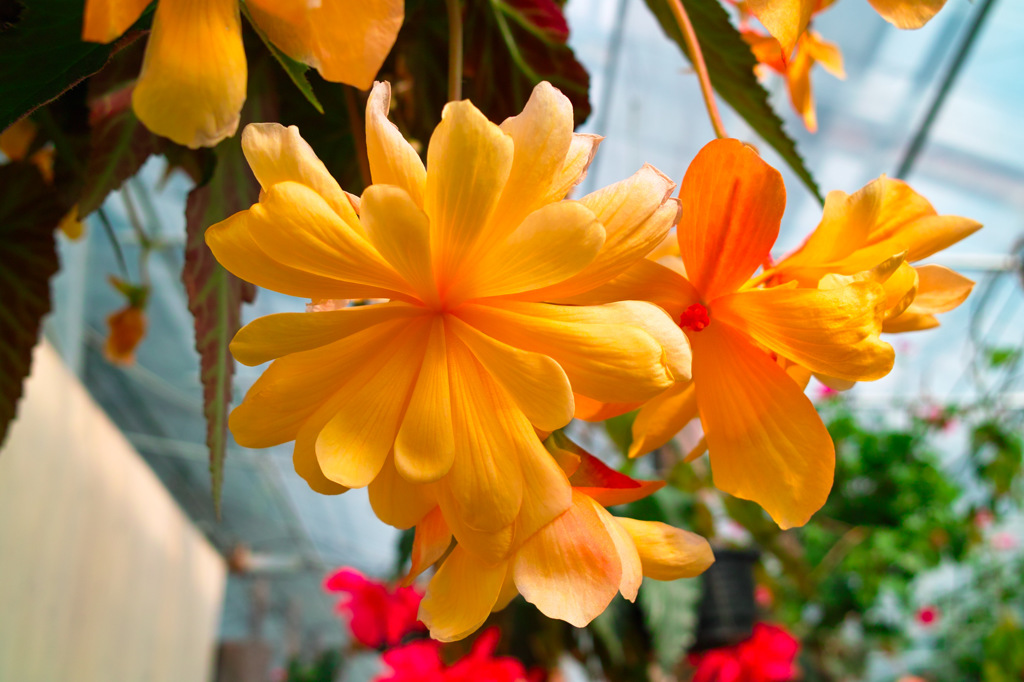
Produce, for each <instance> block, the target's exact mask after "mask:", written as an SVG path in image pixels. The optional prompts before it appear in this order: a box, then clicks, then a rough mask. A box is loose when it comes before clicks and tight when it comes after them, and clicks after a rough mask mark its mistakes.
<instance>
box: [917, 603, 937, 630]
mask: <svg viewBox="0 0 1024 682" xmlns="http://www.w3.org/2000/svg"><path fill="white" fill-rule="evenodd" d="M938 619H939V610H938V609H937V608H936V607H934V606H922V607H921V608H919V609H918V610H917V622H918V623H920V624H921V625H923V626H925V627H929V626H931V625H934V624H935V621H937V620H938Z"/></svg>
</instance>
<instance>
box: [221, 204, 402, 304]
mask: <svg viewBox="0 0 1024 682" xmlns="http://www.w3.org/2000/svg"><path fill="white" fill-rule="evenodd" d="M252 222H253V217H252V214H251V212H250V211H239V212H238V213H236V214H234V215H233V216H231V217H230V218H228V219H226V220H222V221H221V222H219V223H217V224H215V225H212V226H210V227H209V228H208V229H207V230H206V244H207V246H209V247H210V250H211V251H213V255H214V256H215V257H216V258H217V261H218V262H219V263H220V264H221V265H223V266H224V267H225V268H226V269H227V270H228V271H229V272H231V273H232V274H233V275H235V276H236V277H239V278H241V279H244V280H245V281H247V282H252V283H253V284H255V285H256V286H260V287H263V288H264V289H270V290H271V291H278V292H280V293H282V294H288V295H289V296H298V297H299V298H308V299H314V300H317V299H319V300H331V299H346V298H392V297H393V296H394V293H393V292H392V291H391V290H389V289H381V288H379V287H369V286H366V285H365V284H353V283H351V282H343V281H341V280H339V279H335V278H333V277H327V276H324V275H316V274H313V273H309V272H306V271H304V270H299V269H298V268H293V267H289V266H287V265H284V264H283V263H281V262H280V261H278V260H277V259H276V258H271V257H270V255H268V254H267V252H265V251H264V250H263V249H261V248H260V247H259V245H258V244H257V243H256V240H255V239H253V236H252V232H251V230H250V227H251V225H252ZM339 276H340V274H339Z"/></svg>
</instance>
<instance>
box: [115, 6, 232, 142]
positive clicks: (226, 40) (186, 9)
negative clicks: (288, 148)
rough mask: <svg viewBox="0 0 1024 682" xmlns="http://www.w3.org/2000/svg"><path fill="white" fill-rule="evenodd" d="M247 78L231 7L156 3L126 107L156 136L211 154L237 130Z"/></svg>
mask: <svg viewBox="0 0 1024 682" xmlns="http://www.w3.org/2000/svg"><path fill="white" fill-rule="evenodd" d="M246 73H247V72H246V63H245V50H244V49H243V48H242V24H241V19H240V16H239V12H238V2H237V0H206V1H205V2H194V1H193V0H160V2H158V3H157V6H156V15H155V16H154V17H153V30H152V31H150V34H149V41H148V42H147V43H146V55H145V58H144V59H143V62H142V72H141V73H140V74H139V80H138V83H136V85H135V89H134V90H133V91H132V107H133V108H134V109H135V115H136V116H138V118H139V120H140V121H142V123H143V124H144V125H145V126H146V127H147V128H149V129H150V130H152V131H153V132H154V133H156V134H157V135H163V136H164V137H167V138H170V139H171V140H173V141H174V142H177V143H178V144H180V145H184V146H186V147H191V148H193V149H195V148H197V147H212V146H213V145H215V144H217V143H218V142H220V141H221V140H223V139H224V138H225V137H230V136H232V135H234V134H235V130H236V129H237V128H238V121H239V115H240V112H241V111H242V103H243V102H245V84H246Z"/></svg>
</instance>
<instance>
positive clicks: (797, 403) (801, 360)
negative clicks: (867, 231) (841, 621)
mask: <svg viewBox="0 0 1024 682" xmlns="http://www.w3.org/2000/svg"><path fill="white" fill-rule="evenodd" d="M680 198H681V200H682V209H683V213H682V216H683V217H682V220H681V222H680V223H679V227H678V230H677V238H678V245H679V253H680V255H681V260H680V261H679V263H678V268H679V271H677V270H675V269H673V268H671V267H666V266H665V265H660V264H658V263H655V262H652V261H642V262H641V263H639V264H638V265H637V266H635V267H634V268H632V269H631V270H630V271H629V272H627V273H626V274H624V275H623V276H621V277H619V278H617V280H616V281H615V282H613V283H612V284H610V285H608V286H606V287H603V288H602V289H597V290H595V291H593V292H591V293H589V294H587V295H585V296H581V297H577V299H576V300H577V301H578V302H587V301H588V300H589V301H591V302H593V301H596V300H601V299H603V298H605V297H614V298H634V299H638V300H649V301H653V302H655V303H657V304H658V305H660V306H661V307H663V308H664V309H665V310H667V311H668V312H669V314H670V315H671V316H672V317H673V319H676V320H678V321H679V324H680V325H681V326H682V327H683V329H684V330H685V332H686V335H687V338H688V339H689V341H690V344H691V346H692V348H693V358H694V360H693V381H692V382H691V383H683V382H679V383H677V384H676V385H675V386H673V387H672V388H670V389H669V390H668V391H666V392H664V393H662V394H661V395H659V396H658V397H656V398H654V399H653V400H651V401H649V402H648V403H647V404H645V405H644V406H643V408H641V410H640V413H639V415H638V416H637V419H636V421H635V422H634V425H633V437H634V440H633V445H632V447H631V450H630V455H631V456H637V455H640V454H643V453H645V452H649V451H650V450H653V449H654V448H657V447H660V446H661V445H664V444H665V443H667V442H668V441H669V440H671V439H672V437H673V436H675V434H676V433H678V431H679V430H680V429H681V428H682V427H683V426H685V425H686V423H687V422H689V420H690V419H692V418H693V416H695V414H697V413H699V415H700V419H701V423H702V425H703V427H704V431H705V434H706V439H707V445H708V451H709V454H710V457H711V469H712V475H713V476H714V481H715V485H716V486H717V487H718V488H720V489H722V490H724V491H726V492H728V493H731V494H733V495H736V496H737V497H742V498H744V499H749V500H753V501H755V502H757V503H758V504H760V505H761V506H762V507H764V508H765V509H766V510H767V511H768V513H769V514H771V516H772V518H773V519H775V521H776V522H777V523H778V524H779V525H780V526H782V527H784V528H788V527H791V526H798V525H802V524H803V523H806V521H807V520H808V519H809V518H810V516H811V515H812V514H813V513H814V512H815V511H816V510H817V509H819V508H820V507H821V505H822V504H824V502H825V499H826V498H827V496H828V492H829V490H830V488H831V486H832V473H833V468H834V465H835V456H834V448H833V445H832V440H831V438H830V437H829V434H828V431H826V430H825V426H824V425H823V424H822V422H821V419H820V417H818V414H817V412H816V411H815V409H814V406H813V405H812V404H811V402H810V400H809V399H808V398H807V397H806V396H805V395H804V393H803V389H802V387H801V386H800V385H798V384H797V383H796V382H795V381H794V380H793V378H791V377H790V376H789V375H788V374H787V372H786V369H785V368H784V367H783V364H784V363H783V361H789V362H793V363H796V364H798V365H801V366H804V367H808V368H810V369H811V370H813V371H815V372H820V373H822V374H825V375H828V376H834V377H838V378H843V379H847V380H851V381H860V380H871V379H878V378H880V377H882V376H884V375H886V374H887V373H888V372H889V370H890V369H891V368H892V364H893V358H894V353H893V350H892V347H891V346H889V344H887V343H883V342H882V341H880V340H879V332H880V331H881V324H882V312H883V305H884V303H885V291H884V289H883V287H882V286H881V285H880V284H878V283H876V282H872V281H862V282H853V283H850V284H844V285H839V286H836V287H833V288H829V289H817V288H814V289H810V288H798V287H797V286H796V283H790V284H787V285H784V286H777V287H771V288H758V287H756V286H754V285H756V280H755V281H754V282H748V278H750V276H751V275H753V274H754V272H755V270H757V268H758V267H759V266H760V265H761V264H762V263H765V262H766V261H767V260H768V258H769V251H770V249H771V247H772V244H773V243H774V242H775V239H776V237H777V236H778V232H779V223H780V221H781V219H782V213H783V210H784V208H785V188H784V187H783V183H782V177H781V176H780V175H779V173H778V172H777V171H776V170H775V169H773V168H772V167H771V166H769V165H768V164H767V163H765V162H764V161H762V160H761V158H760V157H759V156H758V155H757V153H756V152H755V151H754V150H752V149H751V148H750V147H747V146H744V145H743V144H742V143H740V142H738V141H736V140H716V141H713V142H711V143H710V144H708V145H707V146H705V147H704V149H702V150H701V152H700V153H699V154H698V155H697V157H696V158H695V159H694V161H693V163H692V164H691V165H690V167H689V169H688V170H687V172H686V177H685V178H684V180H683V185H682V188H681V190H680Z"/></svg>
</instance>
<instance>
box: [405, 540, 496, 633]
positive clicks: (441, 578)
mask: <svg viewBox="0 0 1024 682" xmlns="http://www.w3.org/2000/svg"><path fill="white" fill-rule="evenodd" d="M507 571H508V562H507V561H499V562H495V563H489V562H486V561H484V560H482V559H480V558H479V557H477V556H476V555H474V554H472V553H471V552H468V551H466V550H465V549H464V548H463V547H462V546H458V547H456V548H455V549H454V550H452V553H451V554H449V555H448V558H447V559H445V561H444V563H443V564H441V568H440V569H438V571H437V573H436V574H434V577H433V578H432V579H431V580H430V584H429V585H428V586H427V593H426V595H424V597H423V601H422V602H420V612H419V619H420V620H421V621H423V623H424V624H425V625H426V626H427V627H428V628H429V629H430V636H431V637H433V638H434V639H436V640H440V641H442V642H452V641H455V640H457V639H462V638H463V637H465V636H466V635H468V634H470V633H472V632H474V631H475V630H476V629H477V628H479V627H480V626H481V625H483V623H484V621H485V620H487V616H489V615H490V614H491V609H492V608H493V607H494V605H495V603H496V602H497V601H498V595H499V594H500V593H501V587H502V585H503V584H504V582H505V574H506V572H507Z"/></svg>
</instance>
